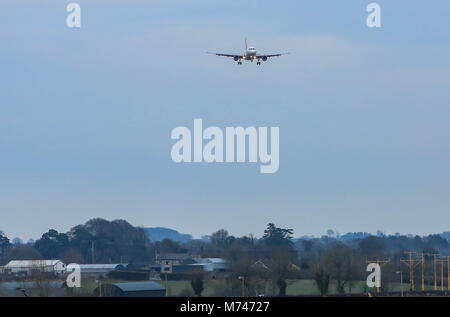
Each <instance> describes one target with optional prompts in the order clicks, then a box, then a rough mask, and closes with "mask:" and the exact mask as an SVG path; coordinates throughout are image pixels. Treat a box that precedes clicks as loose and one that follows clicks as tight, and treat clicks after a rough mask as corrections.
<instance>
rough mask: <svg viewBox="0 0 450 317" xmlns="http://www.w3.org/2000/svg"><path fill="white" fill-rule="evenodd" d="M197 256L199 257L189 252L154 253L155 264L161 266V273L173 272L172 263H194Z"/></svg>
mask: <svg viewBox="0 0 450 317" xmlns="http://www.w3.org/2000/svg"><path fill="white" fill-rule="evenodd" d="M198 258H200V256H198V255H193V254H189V253H164V254H156V257H155V264H157V265H160V266H161V273H162V274H170V273H172V272H173V266H174V265H182V264H183V265H184V264H193V263H195V259H198Z"/></svg>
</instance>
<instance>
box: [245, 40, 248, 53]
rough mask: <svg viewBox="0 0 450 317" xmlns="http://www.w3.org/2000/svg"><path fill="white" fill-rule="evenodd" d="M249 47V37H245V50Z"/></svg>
mask: <svg viewBox="0 0 450 317" xmlns="http://www.w3.org/2000/svg"><path fill="white" fill-rule="evenodd" d="M247 49H248V47H247V38H245V50H247Z"/></svg>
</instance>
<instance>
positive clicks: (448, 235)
mask: <svg viewBox="0 0 450 317" xmlns="http://www.w3.org/2000/svg"><path fill="white" fill-rule="evenodd" d="M441 237H442V238H444V239H447V240H450V231H446V232H442V233H441Z"/></svg>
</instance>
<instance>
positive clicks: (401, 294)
mask: <svg viewBox="0 0 450 317" xmlns="http://www.w3.org/2000/svg"><path fill="white" fill-rule="evenodd" d="M395 273H397V274H400V296H401V297H403V272H402V271H398V272H395Z"/></svg>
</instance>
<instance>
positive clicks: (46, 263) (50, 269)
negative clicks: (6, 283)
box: [4, 260, 66, 277]
mask: <svg viewBox="0 0 450 317" xmlns="http://www.w3.org/2000/svg"><path fill="white" fill-rule="evenodd" d="M4 273H5V274H10V275H13V276H17V277H27V276H31V275H33V274H42V273H45V274H52V275H55V276H62V275H64V274H65V273H66V265H65V264H64V263H63V262H62V261H60V260H22V261H10V262H9V263H8V264H6V265H5V267H4Z"/></svg>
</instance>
